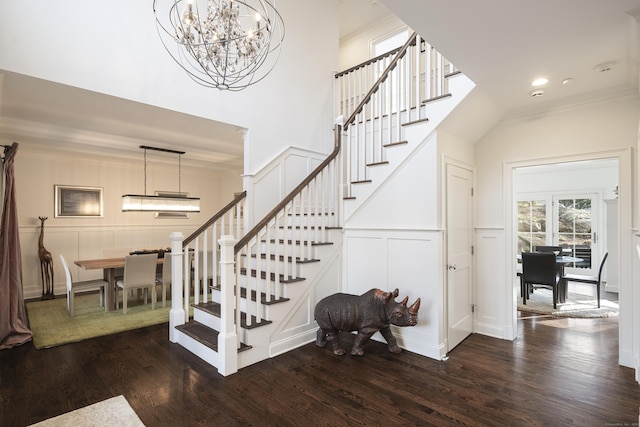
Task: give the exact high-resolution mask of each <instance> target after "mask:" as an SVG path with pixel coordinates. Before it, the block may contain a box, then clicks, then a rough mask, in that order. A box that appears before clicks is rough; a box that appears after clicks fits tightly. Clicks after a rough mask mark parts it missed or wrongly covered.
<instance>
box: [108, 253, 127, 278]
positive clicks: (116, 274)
mask: <svg viewBox="0 0 640 427" xmlns="http://www.w3.org/2000/svg"><path fill="white" fill-rule="evenodd" d="M130 252H131V248H109V249H103V250H102V257H103V258H124V257H126V256H127V255H129V254H130ZM123 273H124V269H122V268H117V269H116V270H115V272H114V277H115V279H116V280H122V275H123Z"/></svg>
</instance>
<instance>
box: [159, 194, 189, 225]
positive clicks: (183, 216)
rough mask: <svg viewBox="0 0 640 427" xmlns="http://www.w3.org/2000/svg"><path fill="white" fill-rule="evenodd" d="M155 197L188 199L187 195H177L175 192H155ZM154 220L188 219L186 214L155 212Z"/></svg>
mask: <svg viewBox="0 0 640 427" xmlns="http://www.w3.org/2000/svg"><path fill="white" fill-rule="evenodd" d="M155 195H156V196H160V197H189V193H184V192H182V193H179V192H177V191H156V192H155ZM156 218H165V219H188V218H189V213H188V212H156Z"/></svg>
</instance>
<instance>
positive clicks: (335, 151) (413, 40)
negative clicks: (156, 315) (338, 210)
mask: <svg viewBox="0 0 640 427" xmlns="http://www.w3.org/2000/svg"><path fill="white" fill-rule="evenodd" d="M416 39H417V36H416V33H413V35H412V36H411V37H409V39H408V40H407V42H406V43H405V44H404V45H403V46H402V47H401V48H399V49H398V50H397V52H398V54H397V55H396V56H395V57H394V58H393V60H392V61H391V63H390V64H389V66H388V67H387V68H386V69H385V70H384V72H383V73H382V75H381V76H380V78H379V79H378V80H377V81H376V82H375V84H374V85H373V87H372V88H371V89H370V90H369V92H368V93H367V95H366V96H365V97H364V99H363V100H362V101H361V102H360V104H358V107H357V108H356V109H355V111H354V112H353V113H352V114H351V116H350V117H349V119H348V120H347V121H346V122H345V123H344V125H343V126H344V129H345V130H346V129H347V127H348V126H349V124H351V123H353V122H354V121H355V118H356V116H357V114H358V113H360V112H361V111H362V109H363V108H364V106H365V105H366V104H367V103H368V102H369V101H370V100H371V96H372V95H373V94H374V93H375V92H376V91H377V90H378V88H379V87H380V85H381V84H382V83H383V82H384V81H385V80H386V79H387V77H388V76H389V73H390V72H391V70H393V69H394V68H395V66H396V64H397V63H398V61H399V60H400V59H401V58H402V57H403V56H404V55H405V54H406V52H407V49H409V46H413V45H415V43H416ZM393 52H394V51H391V52H388V53H387V54H385V55H389V54H392V53H393ZM375 59H376V58H374V60H375ZM371 61H373V60H371ZM343 126H340V125H336V126H335V128H334V147H333V152H332V153H331V154H329V157H327V158H326V159H325V160H324V161H323V162H322V163H321V164H320V165H319V166H318V167H317V168H315V169H314V170H313V172H311V173H310V174H309V176H307V177H306V178H305V179H304V180H303V181H302V182H301V183H300V184H298V186H297V187H296V188H294V189H293V190H292V191H291V192H290V193H289V194H288V195H287V196H286V197H285V198H284V199H282V200H281V201H280V203H278V204H277V205H276V207H274V208H273V209H272V210H271V211H270V212H269V213H268V214H267V215H265V216H264V218H263V219H262V220H261V221H260V222H259V223H257V224H256V225H255V226H254V227H253V228H252V229H251V230H250V231H249V232H248V233H247V234H245V235H244V236H243V237H242V238H241V239H240V240H238V242H237V243H236V245H235V247H234V252H235V253H236V254H237V253H238V252H240V251H241V250H242V248H243V247H244V246H245V245H247V243H249V242H250V241H251V239H253V238H254V237H256V236H257V235H258V233H259V232H260V230H262V229H263V228H264V227H265V226H267V224H269V221H271V220H272V219H273V218H275V217H276V215H277V214H278V213H279V212H280V211H281V210H283V209H284V208H285V207H286V206H287V204H289V202H291V201H292V200H293V199H294V198H295V197H296V196H297V195H298V193H300V191H302V189H304V188H305V187H306V186H307V185H309V183H310V182H311V181H313V179H314V178H315V177H316V176H318V175H319V174H320V172H322V170H323V169H324V168H325V167H326V166H327V165H328V164H329V163H331V161H332V160H333V159H335V158H336V157H337V156H338V154H339V153H340V140H341V138H340V137H341V134H342V129H343Z"/></svg>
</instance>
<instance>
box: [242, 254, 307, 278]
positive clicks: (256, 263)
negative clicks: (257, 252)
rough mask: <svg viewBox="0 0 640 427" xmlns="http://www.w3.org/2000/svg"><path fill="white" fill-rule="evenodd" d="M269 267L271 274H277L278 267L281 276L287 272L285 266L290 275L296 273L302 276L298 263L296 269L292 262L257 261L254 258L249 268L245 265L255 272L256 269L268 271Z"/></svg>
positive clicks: (250, 261)
mask: <svg viewBox="0 0 640 427" xmlns="http://www.w3.org/2000/svg"><path fill="white" fill-rule="evenodd" d="M267 265H268V266H269V269H270V270H269V271H270V272H271V273H275V272H276V267H277V269H278V270H277V271H278V272H279V274H283V273H284V271H285V265H286V269H287V272H288V274H289V275H291V274H292V272H295V273H296V275H300V263H296V266H295V267H294V266H293V264H292V263H291V262H286V263H285V262H284V261H278V262H276V261H274V260H269V261H267V260H266V259H256V258H252V259H251V260H249V263H248V266H247V264H246V263H245V264H244V266H247V267H248V268H250V269H252V270H255V269H256V268H259V269H260V270H261V271H267Z"/></svg>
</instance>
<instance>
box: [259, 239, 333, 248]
mask: <svg viewBox="0 0 640 427" xmlns="http://www.w3.org/2000/svg"><path fill="white" fill-rule="evenodd" d="M262 242H263V243H266V240H263V241H262ZM269 243H276V239H271V240H270V241H269ZM278 243H279V244H281V245H282V244H284V239H278ZM287 244H289V245H303V246H306V245H308V244H311V246H320V245H333V242H308V241H306V240H303V241H300V240H291V239H287Z"/></svg>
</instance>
